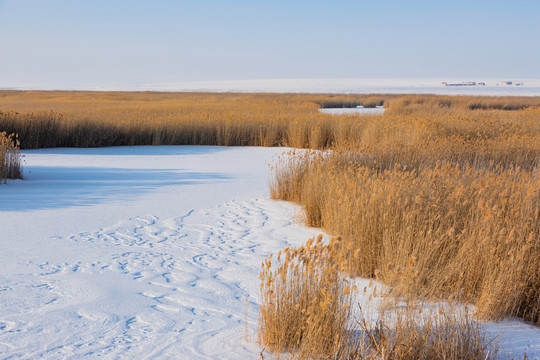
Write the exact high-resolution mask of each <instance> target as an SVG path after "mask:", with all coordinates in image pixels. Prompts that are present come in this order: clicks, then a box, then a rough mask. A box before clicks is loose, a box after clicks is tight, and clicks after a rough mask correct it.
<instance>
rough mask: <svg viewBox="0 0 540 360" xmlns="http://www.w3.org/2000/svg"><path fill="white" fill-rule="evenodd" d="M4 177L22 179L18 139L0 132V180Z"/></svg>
mask: <svg viewBox="0 0 540 360" xmlns="http://www.w3.org/2000/svg"><path fill="white" fill-rule="evenodd" d="M6 179H22V172H21V155H20V153H19V139H18V137H17V136H16V135H14V134H12V135H7V134H6V133H5V132H0V182H2V181H5V180H6Z"/></svg>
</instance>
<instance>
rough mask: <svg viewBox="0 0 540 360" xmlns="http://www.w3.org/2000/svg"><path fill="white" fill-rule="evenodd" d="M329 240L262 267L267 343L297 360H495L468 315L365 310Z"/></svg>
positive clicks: (410, 307)
mask: <svg viewBox="0 0 540 360" xmlns="http://www.w3.org/2000/svg"><path fill="white" fill-rule="evenodd" d="M339 243H340V239H338V238H335V239H332V240H331V242H330V243H329V244H324V243H323V241H322V237H321V236H319V237H318V238H317V240H315V239H310V240H309V241H308V242H307V243H306V244H305V245H303V246H301V247H298V248H287V249H285V250H283V251H280V252H279V253H278V256H277V259H274V260H273V257H272V256H270V258H268V259H267V260H265V261H264V262H263V264H262V271H261V299H262V300H261V305H260V319H259V332H258V335H259V342H260V343H261V345H264V346H265V347H266V348H267V349H269V350H270V351H273V352H277V353H281V352H284V351H286V352H289V353H290V354H291V355H292V357H293V358H297V359H415V360H417V359H426V360H428V359H456V360H457V359H482V360H485V359H493V358H495V354H494V353H492V352H491V349H492V346H491V344H490V343H489V342H488V341H487V339H486V337H485V335H484V333H483V332H482V331H481V330H480V327H479V325H478V324H477V323H476V322H475V321H473V320H472V319H471V317H470V314H469V313H467V312H465V311H456V309H455V308H454V307H450V306H446V307H444V306H443V307H440V308H439V309H438V311H436V312H435V311H431V312H429V311H428V310H425V311H422V309H423V308H422V306H418V304H416V303H413V302H407V303H397V302H394V303H393V304H391V305H390V306H389V305H385V306H384V309H383V308H381V309H371V310H373V311H377V312H378V313H379V316H378V318H376V319H367V317H366V316H365V314H366V311H369V310H368V309H361V308H359V307H357V301H356V299H357V296H358V291H357V288H356V286H354V285H353V282H352V281H350V280H347V279H345V278H344V276H343V272H342V270H343V269H342V268H341V263H339V262H335V261H334V256H336V255H337V254H338V253H337V252H336V249H337V248H336V244H339Z"/></svg>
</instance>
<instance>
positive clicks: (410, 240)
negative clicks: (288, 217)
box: [271, 98, 540, 325]
mask: <svg viewBox="0 0 540 360" xmlns="http://www.w3.org/2000/svg"><path fill="white" fill-rule="evenodd" d="M405 100H406V101H409V103H408V104H402V106H400V107H397V108H393V107H392V108H390V110H389V111H388V113H387V114H385V115H384V116H383V117H381V118H379V119H378V120H377V121H366V124H364V125H363V128H362V129H361V130H360V131H359V136H358V141H357V142H356V143H354V144H342V145H338V146H336V147H335V148H334V149H333V150H332V151H329V152H322V153H321V152H306V151H302V152H298V151H297V152H293V153H291V154H288V155H286V156H285V157H284V158H283V159H281V161H279V162H278V163H277V164H275V165H274V168H273V171H274V179H273V180H272V182H271V194H272V197H273V198H276V199H285V200H289V201H294V202H297V203H299V204H301V205H302V206H303V209H304V212H305V220H306V223H307V224H309V225H312V226H317V227H322V228H323V229H325V230H326V231H328V232H329V233H331V234H337V235H340V236H341V237H342V239H343V241H342V243H341V245H340V249H338V253H339V256H338V258H339V260H338V261H339V262H340V263H341V264H346V265H345V266H346V271H347V273H348V274H350V275H352V276H364V277H373V278H376V279H378V280H381V281H383V282H385V283H387V284H389V285H391V286H392V288H393V289H394V291H395V294H396V295H407V296H409V295H411V294H413V295H415V296H419V297H426V298H432V299H441V298H448V297H452V298H454V299H459V300H460V301H463V302H468V303H472V304H474V305H475V309H476V312H477V315H478V316H480V317H482V318H487V319H500V318H503V317H512V316H516V317H520V318H522V319H524V320H527V321H530V322H532V323H533V324H536V325H540V267H539V266H538V264H539V263H540V238H539V237H540V218H539V215H540V170H539V157H540V109H538V108H534V107H524V108H522V109H521V110H514V111H507V110H470V109H468V108H467V107H466V108H464V109H459V108H457V109H453V110H451V111H449V110H447V109H446V108H440V107H438V106H425V105H426V104H425V103H424V104H418V103H417V102H414V101H410V100H411V99H405ZM413 100H414V98H413ZM476 101H478V100H476ZM411 104H412V105H411Z"/></svg>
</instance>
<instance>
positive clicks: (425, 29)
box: [0, 0, 540, 87]
mask: <svg viewBox="0 0 540 360" xmlns="http://www.w3.org/2000/svg"><path fill="white" fill-rule="evenodd" d="M440 77H448V78H461V77H467V78H470V77H474V78H481V77H488V78H507V77H508V78H540V0H512V1H508V0H506V1H498V0H490V1H487V0H481V1H475V0H468V1H463V0H454V1H420V0H418V1H389V0H382V1H369V2H368V1H314V0H311V1H294V0H289V1H282V0H273V1H270V0H266V1H255V0H251V1H247V0H245V1H242V0H227V1H216V0H193V1H182V0H178V1H173V0H0V87H1V86H2V83H9V84H19V85H25V84H31V83H39V84H79V85H84V84H88V85H95V84H118V83H126V84H127V83H156V82H184V81H207V80H235V79H272V78H277V79H282V78H440Z"/></svg>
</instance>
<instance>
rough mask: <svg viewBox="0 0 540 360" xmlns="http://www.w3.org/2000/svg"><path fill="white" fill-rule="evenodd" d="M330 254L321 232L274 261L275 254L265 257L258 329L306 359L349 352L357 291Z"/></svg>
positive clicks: (274, 346) (275, 346)
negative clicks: (354, 298)
mask: <svg viewBox="0 0 540 360" xmlns="http://www.w3.org/2000/svg"><path fill="white" fill-rule="evenodd" d="M332 255H333V254H332V247H331V246H328V245H325V244H324V243H323V242H322V236H319V237H318V238H317V240H315V239H310V240H309V241H308V242H307V243H306V244H305V245H303V246H301V247H299V248H286V249H284V250H283V251H280V252H279V254H278V255H277V259H275V260H276V262H277V264H276V265H275V266H273V264H272V256H270V258H268V259H267V260H265V261H264V262H263V264H262V271H261V297H262V303H261V305H260V320H259V333H258V334H259V342H260V343H262V344H264V345H265V346H266V347H267V348H268V349H270V350H272V351H280V352H281V351H289V352H293V353H295V354H297V355H298V356H299V357H302V358H328V357H331V356H334V355H338V354H339V355H340V356H342V357H346V355H347V354H348V353H349V352H350V351H351V349H350V344H351V343H352V342H353V341H354V339H352V338H351V334H350V333H349V332H348V326H349V321H350V318H351V312H352V309H353V308H352V306H353V303H352V295H353V292H352V291H351V288H350V285H349V284H348V283H347V281H346V280H345V279H344V277H343V275H342V273H341V272H340V271H339V270H340V268H339V264H336V263H332V262H331V261H330V257H332Z"/></svg>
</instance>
